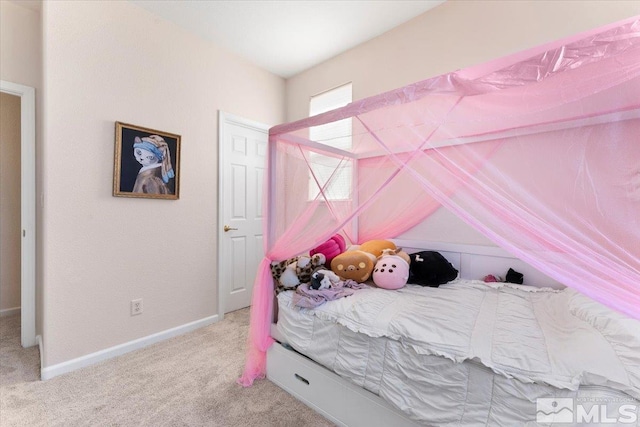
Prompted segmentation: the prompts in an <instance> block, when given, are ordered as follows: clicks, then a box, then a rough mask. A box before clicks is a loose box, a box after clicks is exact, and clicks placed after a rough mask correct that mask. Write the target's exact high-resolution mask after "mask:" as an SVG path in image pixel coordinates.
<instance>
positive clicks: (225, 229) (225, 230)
mask: <svg viewBox="0 0 640 427" xmlns="http://www.w3.org/2000/svg"><path fill="white" fill-rule="evenodd" d="M223 230H224V232H225V233H226V232H227V231H230V230H237V228H233V227H229V226H228V225H225V226H224V228H223Z"/></svg>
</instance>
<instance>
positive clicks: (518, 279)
mask: <svg viewBox="0 0 640 427" xmlns="http://www.w3.org/2000/svg"><path fill="white" fill-rule="evenodd" d="M505 280H506V281H507V282H509V283H516V284H518V285H522V282H524V274H522V273H520V272H517V271H515V270H514V269H513V268H510V269H509V271H508V272H507V277H506V278H505Z"/></svg>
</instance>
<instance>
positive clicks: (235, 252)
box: [218, 111, 269, 315]
mask: <svg viewBox="0 0 640 427" xmlns="http://www.w3.org/2000/svg"><path fill="white" fill-rule="evenodd" d="M218 118H219V120H218V129H219V135H218V141H219V144H218V161H219V164H218V168H219V169H218V170H219V171H220V172H219V178H218V218H219V224H218V227H219V229H218V298H219V305H220V306H219V310H218V312H219V313H220V314H221V315H223V314H224V313H229V312H231V311H235V310H239V309H241V308H244V307H248V306H249V305H251V295H252V293H253V283H254V281H255V278H256V272H257V270H258V264H259V263H260V261H261V260H262V258H263V257H264V248H263V235H262V198H263V177H264V171H265V167H266V157H267V145H268V144H267V142H268V139H269V135H268V130H269V127H268V126H267V125H264V124H261V123H257V122H253V121H251V120H247V119H244V118H242V117H238V116H234V115H232V114H228V113H224V112H222V111H221V112H220V113H219V117H218Z"/></svg>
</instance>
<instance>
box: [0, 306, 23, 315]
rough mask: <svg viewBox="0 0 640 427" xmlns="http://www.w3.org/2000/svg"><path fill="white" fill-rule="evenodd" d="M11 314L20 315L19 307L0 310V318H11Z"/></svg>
mask: <svg viewBox="0 0 640 427" xmlns="http://www.w3.org/2000/svg"><path fill="white" fill-rule="evenodd" d="M12 314H20V307H13V308H5V309H3V310H0V317H4V316H11V315H12Z"/></svg>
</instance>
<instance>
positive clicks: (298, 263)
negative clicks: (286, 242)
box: [271, 254, 326, 294]
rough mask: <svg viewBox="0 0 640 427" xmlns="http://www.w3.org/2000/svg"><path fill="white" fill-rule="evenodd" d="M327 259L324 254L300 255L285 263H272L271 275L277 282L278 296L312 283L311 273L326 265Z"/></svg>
mask: <svg viewBox="0 0 640 427" xmlns="http://www.w3.org/2000/svg"><path fill="white" fill-rule="evenodd" d="M325 261H326V258H325V256H324V255H323V254H315V255H313V256H308V255H300V256H297V257H294V258H289V259H288V260H285V261H280V262H272V263H271V275H272V276H273V279H274V280H275V282H276V290H275V291H276V294H278V293H280V292H282V291H284V290H288V289H295V288H297V287H298V285H300V284H301V283H309V282H310V281H311V273H313V271H314V270H315V269H317V268H318V267H320V266H322V265H324V263H325Z"/></svg>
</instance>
